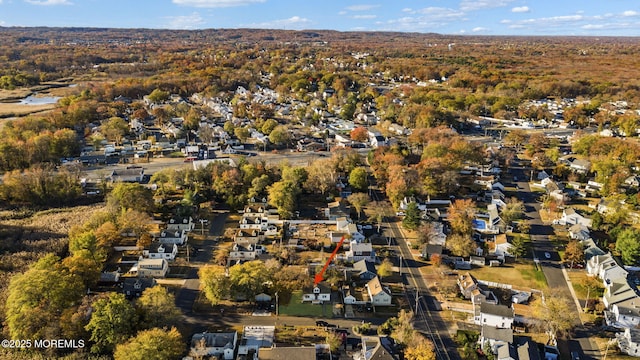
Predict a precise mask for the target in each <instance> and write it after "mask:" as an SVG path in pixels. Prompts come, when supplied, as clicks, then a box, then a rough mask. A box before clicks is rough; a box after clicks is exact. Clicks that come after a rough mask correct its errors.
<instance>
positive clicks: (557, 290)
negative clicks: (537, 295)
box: [511, 168, 600, 359]
mask: <svg viewBox="0 0 640 360" xmlns="http://www.w3.org/2000/svg"><path fill="white" fill-rule="evenodd" d="M511 173H512V176H516V177H517V178H518V180H521V181H519V182H517V185H518V189H519V190H518V192H517V194H516V196H517V198H518V199H520V200H521V201H523V202H524V205H525V211H526V214H525V217H526V218H527V220H528V221H529V223H530V224H531V230H530V234H531V240H532V245H533V257H534V259H538V260H539V261H540V264H541V265H542V271H543V272H544V276H545V278H546V280H547V284H548V285H549V291H548V292H549V293H553V294H555V295H560V296H562V297H565V298H567V299H572V297H573V296H572V294H571V292H570V290H569V284H568V283H567V279H566V278H565V277H564V274H563V272H562V265H561V259H560V255H559V254H558V252H557V251H556V249H555V247H554V245H553V243H552V242H551V241H550V239H549V236H550V235H553V234H554V230H553V227H552V226H550V225H547V224H544V223H543V222H542V219H541V218H540V213H539V211H540V207H541V206H540V204H539V203H538V201H537V200H538V197H539V196H540V195H539V194H538V193H535V192H532V191H531V189H530V188H529V183H528V182H527V181H526V180H528V179H530V178H531V170H530V169H525V168H512V169H511ZM522 180H525V181H522ZM545 253H548V254H549V255H550V258H549V259H547V258H546V256H545ZM570 303H571V304H574V303H575V302H574V301H573V300H571V301H570ZM570 308H571V310H572V312H574V314H575V316H574V319H575V321H574V329H575V331H574V334H573V341H572V344H571V350H576V349H575V347H577V346H579V347H580V348H581V352H582V353H583V355H585V358H586V359H599V358H600V351H599V349H598V347H597V345H596V344H595V343H594V342H592V341H591V339H590V336H592V335H593V334H590V331H589V329H587V328H585V327H584V326H583V324H582V323H581V322H580V316H579V311H581V309H579V308H578V307H573V306H571V307H570ZM558 347H559V349H560V350H561V351H562V352H563V353H564V355H565V356H568V355H569V348H570V346H569V344H568V342H567V341H566V340H562V339H560V340H559V342H558ZM579 351H580V350H579Z"/></svg>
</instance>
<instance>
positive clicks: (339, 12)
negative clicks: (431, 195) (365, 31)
mask: <svg viewBox="0 0 640 360" xmlns="http://www.w3.org/2000/svg"><path fill="white" fill-rule="evenodd" d="M338 15H347V12H346V11H344V10H342V11H338Z"/></svg>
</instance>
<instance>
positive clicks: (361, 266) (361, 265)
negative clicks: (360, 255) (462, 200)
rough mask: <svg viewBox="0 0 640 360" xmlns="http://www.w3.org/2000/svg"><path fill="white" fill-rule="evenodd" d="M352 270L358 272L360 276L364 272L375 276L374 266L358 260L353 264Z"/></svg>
mask: <svg viewBox="0 0 640 360" xmlns="http://www.w3.org/2000/svg"><path fill="white" fill-rule="evenodd" d="M353 269H354V270H356V271H357V272H358V274H362V273H364V272H367V271H369V272H372V273H374V274H376V266H375V264H374V263H373V262H371V261H366V260H360V261H356V262H355V263H353Z"/></svg>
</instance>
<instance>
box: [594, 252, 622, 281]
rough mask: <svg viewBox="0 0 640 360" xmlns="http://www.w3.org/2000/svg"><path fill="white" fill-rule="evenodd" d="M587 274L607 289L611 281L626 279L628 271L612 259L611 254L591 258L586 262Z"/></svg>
mask: <svg viewBox="0 0 640 360" xmlns="http://www.w3.org/2000/svg"><path fill="white" fill-rule="evenodd" d="M587 273H588V274H589V275H593V276H597V277H599V278H600V279H601V280H602V282H603V284H604V286H605V287H607V285H608V284H611V282H612V281H616V280H619V279H622V280H624V279H626V277H627V274H628V271H627V270H625V269H624V268H623V267H622V266H620V264H618V262H617V261H616V260H615V259H614V258H613V255H611V253H607V254H604V255H599V256H593V257H591V258H590V259H589V261H587Z"/></svg>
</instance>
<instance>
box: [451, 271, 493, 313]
mask: <svg viewBox="0 0 640 360" xmlns="http://www.w3.org/2000/svg"><path fill="white" fill-rule="evenodd" d="M457 283H458V288H459V289H460V293H461V294H462V296H464V298H465V299H468V300H471V303H472V304H473V305H478V304H482V303H485V302H488V303H492V304H497V303H498V298H497V297H496V295H495V294H494V293H493V291H490V290H485V289H483V288H481V286H480V284H479V283H478V281H477V280H476V279H475V278H474V277H473V276H472V275H471V274H469V272H466V273H464V274H462V275H460V276H459V277H458V280H457Z"/></svg>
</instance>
